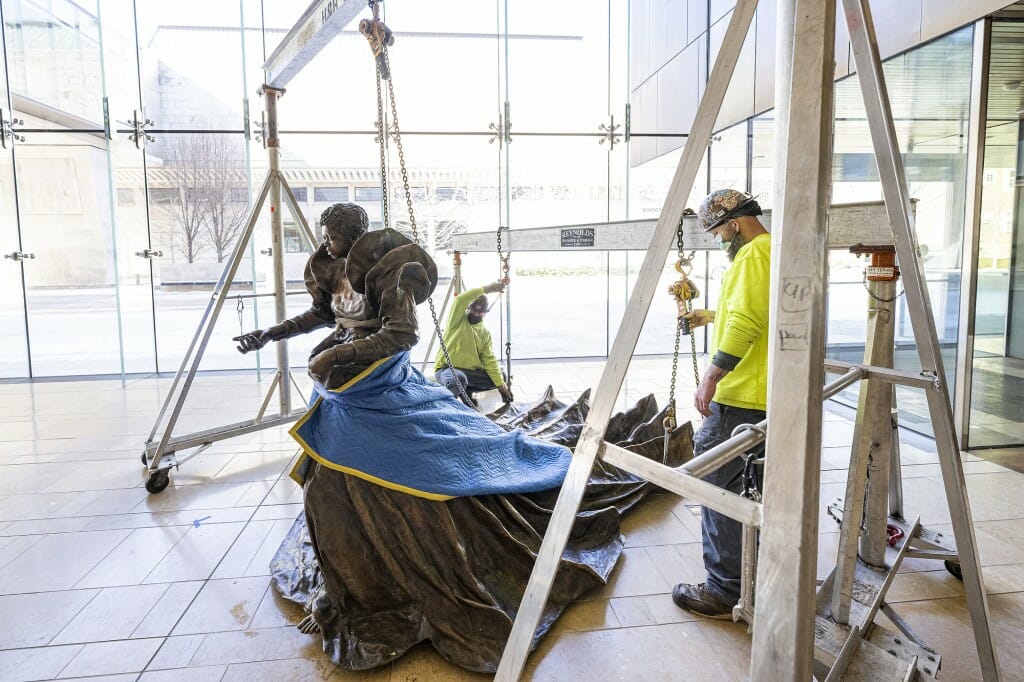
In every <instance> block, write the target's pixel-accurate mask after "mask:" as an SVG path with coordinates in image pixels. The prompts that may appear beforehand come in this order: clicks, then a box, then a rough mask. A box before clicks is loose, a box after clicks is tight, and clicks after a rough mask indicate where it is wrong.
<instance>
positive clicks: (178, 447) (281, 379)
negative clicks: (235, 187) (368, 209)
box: [142, 85, 317, 493]
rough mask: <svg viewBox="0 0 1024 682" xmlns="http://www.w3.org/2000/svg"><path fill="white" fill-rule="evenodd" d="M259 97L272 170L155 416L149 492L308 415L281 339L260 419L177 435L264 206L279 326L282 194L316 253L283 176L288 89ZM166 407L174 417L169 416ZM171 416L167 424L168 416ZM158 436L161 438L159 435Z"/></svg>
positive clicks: (147, 455)
mask: <svg viewBox="0 0 1024 682" xmlns="http://www.w3.org/2000/svg"><path fill="white" fill-rule="evenodd" d="M261 93H262V95H263V98H264V102H265V108H266V116H267V127H266V131H265V133H264V138H265V143H266V147H267V155H268V160H269V167H268V170H267V176H266V178H265V179H264V181H263V185H262V187H261V189H260V192H259V194H258V195H257V196H256V201H255V202H254V203H253V206H252V210H251V211H250V213H249V218H248V219H247V221H246V223H245V228H244V229H243V230H242V233H241V234H240V235H239V237H238V241H237V243H236V244H235V248H234V250H233V251H232V253H231V257H230V258H228V260H227V261H226V262H225V264H224V269H223V271H222V272H221V275H220V278H219V279H218V280H217V284H216V286H214V288H213V294H212V295H211V297H210V301H209V302H208V303H207V305H206V310H205V311H204V312H203V316H202V318H201V319H200V321H199V326H198V327H197V328H196V331H195V334H194V335H193V337H192V341H191V342H190V343H189V346H188V350H187V351H186V352H185V357H184V358H182V361H181V365H180V366H179V367H178V371H177V372H176V373H175V375H174V380H173V381H172V382H171V387H170V390H169V391H168V392H167V396H166V397H165V398H164V402H163V405H162V406H161V408H160V412H159V413H158V414H157V418H156V421H155V423H154V424H153V429H152V430H151V431H150V433H149V437H148V438H147V439H146V447H145V450H144V452H143V453H142V462H143V464H145V465H146V469H147V472H148V474H149V478H148V480H147V481H146V489H147V490H148V491H149V492H151V493H159V492H161V491H163V490H164V489H165V488H166V487H167V486H168V484H169V483H170V470H171V469H172V468H176V467H178V466H180V465H181V464H182V463H183V462H186V461H188V460H189V459H191V458H192V457H195V456H196V455H198V454H199V453H201V452H202V451H203V450H205V449H206V448H208V447H209V446H210V445H212V444H213V443H215V442H218V441H221V440H226V439H228V438H234V437H236V436H241V435H244V434H247V433H253V432H256V431H261V430H263V429H267V428H271V427H274V426H280V425H282V424H287V423H289V422H292V421H295V420H296V419H298V418H299V417H300V416H301V415H302V414H304V413H305V411H306V410H305V406H302V407H300V408H298V409H292V395H291V392H292V386H293V382H292V376H291V374H290V371H289V364H288V343H287V341H283V340H282V341H279V342H278V343H277V348H276V352H277V371H276V372H275V374H274V379H273V381H272V382H271V384H270V387H269V389H268V390H267V394H266V396H265V398H264V399H263V403H262V404H261V405H260V407H259V410H258V411H257V414H256V416H255V417H254V418H253V419H249V420H246V421H243V422H237V423H234V424H228V425H225V426H222V427H218V428H214V429H207V430H205V431H199V432H196V433H190V434H186V435H181V436H174V435H172V434H173V433H174V428H175V426H177V424H178V420H179V418H180V417H181V412H182V409H183V408H184V406H185V402H186V401H187V399H188V394H189V391H190V389H191V388H192V383H193V381H194V380H195V378H196V372H197V371H198V369H199V365H200V363H201V362H202V359H203V354H204V353H205V351H206V346H207V344H208V343H209V341H210V337H211V336H212V334H213V330H214V327H215V326H216V324H217V319H218V317H219V316H220V313H221V311H222V310H223V308H224V302H225V301H226V300H227V298H228V292H229V291H230V289H231V284H232V282H233V281H234V279H235V274H236V273H237V272H238V268H239V266H240V265H241V263H242V260H243V258H244V257H245V251H246V247H247V246H248V245H249V242H250V240H251V239H252V236H253V233H254V231H255V228H256V223H257V222H258V220H259V217H260V213H261V212H262V210H263V207H264V205H265V204H266V203H267V202H268V200H269V204H270V229H271V256H272V257H273V277H274V313H275V319H276V321H277V322H278V323H280V322H281V321H283V320H284V319H285V318H286V317H287V301H286V291H285V284H286V280H285V273H284V233H283V230H284V228H283V225H282V222H281V199H282V194H283V196H284V199H285V200H286V202H287V204H288V209H289V211H290V213H291V215H292V218H293V219H294V220H295V223H296V224H297V225H298V226H299V227H300V230H301V234H302V235H303V236H304V237H305V239H306V241H307V243H308V246H309V247H310V249H311V250H312V249H315V248H316V245H317V239H316V237H315V236H314V235H313V232H312V231H311V230H310V229H309V225H308V224H307V222H306V218H305V216H304V215H303V214H302V211H301V209H300V208H299V205H298V202H297V201H296V198H295V194H294V193H293V192H292V190H291V188H290V187H289V186H288V182H287V181H286V180H285V178H284V175H283V174H282V173H281V167H280V159H281V149H280V139H279V137H278V125H277V121H278V117H277V103H278V100H279V99H280V97H281V95H283V94H284V90H283V89H280V88H274V87H271V86H269V85H265V86H263V88H262V89H261ZM275 391H276V392H277V395H278V412H277V413H276V414H272V415H266V414H265V413H266V411H267V408H268V407H269V406H270V403H271V401H272V399H273V396H274V392H275ZM172 404H173V407H171V406H172ZM168 408H170V415H169V416H168ZM165 416H166V417H167V419H166V420H165V419H164V417H165ZM158 433H159V437H157V434H158ZM185 450H190V451H191V452H189V453H187V454H185V455H182V456H178V454H177V453H179V452H183V451H185Z"/></svg>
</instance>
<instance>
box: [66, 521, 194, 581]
mask: <svg viewBox="0 0 1024 682" xmlns="http://www.w3.org/2000/svg"><path fill="white" fill-rule="evenodd" d="M187 532H188V527H187V526H169V527H162V528H139V529H136V530H133V531H131V532H130V534H129V535H128V537H126V538H125V539H124V541H123V542H122V543H121V544H119V545H118V546H117V547H115V548H114V549H113V551H111V552H110V554H108V555H107V556H106V557H104V559H103V560H102V561H100V562H99V563H98V564H97V565H96V567H95V568H93V569H92V570H91V571H89V573H87V574H86V575H85V577H83V578H82V579H81V580H80V581H79V582H78V585H77V586H78V587H107V586H111V587H113V586H117V585H138V584H139V583H141V582H142V581H143V580H145V578H146V576H148V575H149V574H150V573H151V572H152V571H153V569H154V568H155V567H156V566H157V564H159V563H160V562H161V561H163V559H164V557H165V556H167V553H168V552H170V551H171V549H172V548H173V547H174V546H175V545H176V544H178V541H180V540H181V538H182V537H184V535H185V533H187Z"/></svg>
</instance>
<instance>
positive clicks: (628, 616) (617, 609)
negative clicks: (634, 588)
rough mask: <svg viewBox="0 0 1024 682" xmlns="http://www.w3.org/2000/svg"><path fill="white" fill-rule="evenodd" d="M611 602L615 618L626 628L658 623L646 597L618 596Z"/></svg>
mask: <svg viewBox="0 0 1024 682" xmlns="http://www.w3.org/2000/svg"><path fill="white" fill-rule="evenodd" d="M610 602H611V606H612V611H613V612H614V613H615V619H616V620H618V621H619V625H621V626H622V627H624V628H634V627H639V626H643V625H657V624H658V620H657V618H655V616H654V614H653V613H652V612H651V609H650V608H649V607H648V605H647V600H646V599H644V597H616V598H613V599H611V600H610Z"/></svg>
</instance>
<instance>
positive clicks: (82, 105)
mask: <svg viewBox="0 0 1024 682" xmlns="http://www.w3.org/2000/svg"><path fill="white" fill-rule="evenodd" d="M4 32H5V42H6V44H5V47H6V59H7V65H8V68H7V74H8V84H9V87H10V89H11V103H12V105H13V106H12V108H13V111H14V115H15V116H16V117H17V118H18V119H19V120H24V124H23V125H22V126H21V131H22V134H23V135H24V137H25V141H24V142H21V141H19V142H17V145H16V146H15V148H14V152H13V168H14V180H15V183H16V187H17V197H18V210H19V213H20V215H19V218H20V231H21V239H22V250H23V251H24V252H27V253H33V254H35V258H34V259H30V260H26V261H23V266H24V279H25V293H26V300H27V305H26V308H27V318H28V334H29V342H30V343H31V349H32V350H31V353H32V374H33V376H63V375H76V374H103V373H118V372H121V371H123V366H122V364H121V343H120V320H119V317H118V308H117V277H116V272H117V263H116V256H115V245H114V237H113V235H114V233H113V229H112V228H113V224H112V214H111V206H110V184H109V181H108V177H109V171H108V163H107V156H106V143H107V139H106V134H105V130H104V123H103V121H104V114H103V98H102V92H103V78H102V75H103V71H102V55H101V50H100V25H99V17H98V10H97V6H96V3H95V2H77V3H73V2H70V1H67V0H52V1H51V2H48V3H45V4H42V3H34V2H30V1H29V0H21V1H20V2H19V1H17V0H13V1H11V2H5V3H4ZM5 222H6V221H5Z"/></svg>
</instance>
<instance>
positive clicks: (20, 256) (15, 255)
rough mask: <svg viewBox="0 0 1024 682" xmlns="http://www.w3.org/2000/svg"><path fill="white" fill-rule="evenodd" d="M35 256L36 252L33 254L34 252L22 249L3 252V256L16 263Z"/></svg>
mask: <svg viewBox="0 0 1024 682" xmlns="http://www.w3.org/2000/svg"><path fill="white" fill-rule="evenodd" d="M35 257H36V254H34V253H25V252H24V251H12V252H11V253H5V254H4V258H9V259H10V260H12V261H14V262H15V263H17V262H18V261H23V260H32V259H34V258H35Z"/></svg>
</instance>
